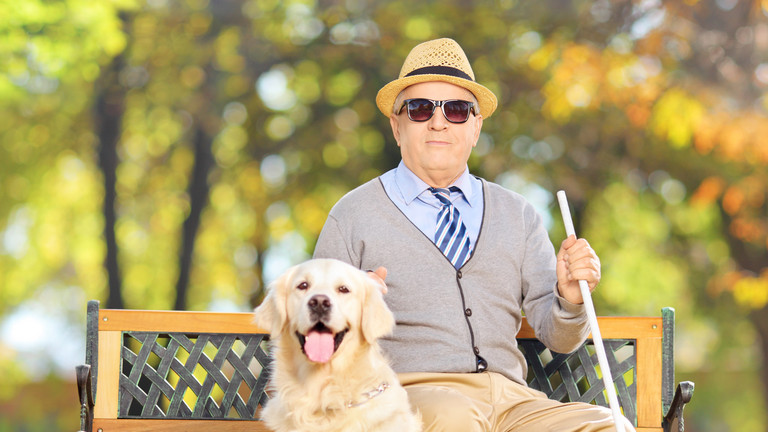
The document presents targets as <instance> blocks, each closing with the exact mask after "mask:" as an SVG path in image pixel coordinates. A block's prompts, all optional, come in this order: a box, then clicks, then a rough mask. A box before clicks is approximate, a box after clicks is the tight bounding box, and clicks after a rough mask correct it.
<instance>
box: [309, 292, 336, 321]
mask: <svg viewBox="0 0 768 432" xmlns="http://www.w3.org/2000/svg"><path fill="white" fill-rule="evenodd" d="M307 306H309V310H310V311H312V312H314V313H316V314H318V315H320V316H323V315H325V314H326V313H328V311H329V310H331V299H330V298H328V296H326V295H322V294H318V295H315V296H312V298H310V299H309V302H307Z"/></svg>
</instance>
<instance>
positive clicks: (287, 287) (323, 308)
mask: <svg viewBox="0 0 768 432" xmlns="http://www.w3.org/2000/svg"><path fill="white" fill-rule="evenodd" d="M384 292H386V287H385V286H383V285H382V284H380V283H379V282H377V281H375V280H374V279H373V278H372V277H370V276H368V275H367V274H366V273H365V272H364V271H362V270H359V269H357V268H355V267H353V266H351V265H349V264H346V263H344V262H341V261H338V260H332V259H315V260H310V261H307V262H305V263H302V264H299V265H297V266H294V267H292V268H290V269H289V270H288V271H287V272H285V273H284V274H283V275H282V276H281V277H279V278H278V279H277V280H276V281H275V282H273V283H272V284H271V285H270V286H269V288H268V293H267V296H266V297H265V298H264V301H263V302H262V303H261V305H259V306H258V307H257V308H256V310H255V311H254V322H255V323H256V325H258V326H259V327H261V328H263V329H266V330H268V331H269V332H270V335H271V342H272V352H273V362H272V377H271V380H270V389H271V392H272V396H273V397H272V399H270V401H269V402H268V403H267V404H266V407H265V408H264V410H263V411H262V413H261V416H262V419H263V420H264V422H265V423H266V424H267V426H268V427H270V428H271V429H274V430H275V431H277V432H283V431H286V432H287V431H313V432H315V431H317V432H323V431H328V432H340V431H350V432H351V431H369V432H378V431H392V432H411V431H420V430H421V420H420V418H419V416H418V415H417V414H414V413H413V412H412V411H411V408H410V405H409V403H408V395H407V393H406V392H405V389H403V388H402V387H401V386H400V383H399V382H398V380H397V375H396V374H395V373H394V371H393V370H392V369H391V368H390V366H389V364H388V363H387V361H386V359H385V358H384V357H383V355H382V354H381V352H380V349H379V346H378V343H377V340H378V339H379V338H381V337H382V336H385V335H387V334H389V333H390V332H391V331H392V329H393V328H394V325H395V320H394V317H393V315H392V312H391V311H390V310H389V308H387V305H386V303H385V302H384V299H383V293H384Z"/></svg>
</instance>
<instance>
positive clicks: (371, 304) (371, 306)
mask: <svg viewBox="0 0 768 432" xmlns="http://www.w3.org/2000/svg"><path fill="white" fill-rule="evenodd" d="M363 279H365V284H366V287H365V301H363V314H362V323H361V327H362V329H363V337H364V338H365V340H366V342H368V343H370V344H372V343H374V342H375V341H376V340H377V339H379V338H380V337H382V336H386V335H388V334H390V333H391V332H392V329H393V328H394V327H395V317H394V315H392V311H390V310H389V308H388V307H387V303H386V302H385V301H384V295H383V292H385V291H386V287H382V286H381V283H379V282H377V281H374V280H373V279H371V278H370V277H369V276H364V278H363Z"/></svg>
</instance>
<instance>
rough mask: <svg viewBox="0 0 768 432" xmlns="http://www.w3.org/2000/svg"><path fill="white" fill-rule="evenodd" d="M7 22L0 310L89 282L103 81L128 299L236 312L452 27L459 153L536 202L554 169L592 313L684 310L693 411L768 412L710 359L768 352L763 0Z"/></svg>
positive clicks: (35, 12) (96, 258)
mask: <svg viewBox="0 0 768 432" xmlns="http://www.w3.org/2000/svg"><path fill="white" fill-rule="evenodd" d="M0 16H2V17H3V20H1V22H0V55H2V57H3V58H4V59H5V61H4V62H3V63H2V65H0V72H1V73H0V198H1V199H0V292H1V293H2V295H1V296H0V314H7V313H9V312H10V311H13V310H15V309H17V308H18V307H19V306H20V305H22V304H23V303H25V302H30V301H36V300H38V299H39V296H45V295H47V294H46V293H50V292H51V291H50V290H59V291H62V292H65V290H67V289H71V288H70V287H77V288H78V289H80V290H82V291H83V292H84V293H85V297H87V298H100V299H104V298H106V296H107V288H106V287H107V280H108V275H107V271H106V270H105V267H104V259H105V255H106V246H105V242H104V230H105V228H108V227H105V222H104V220H105V219H104V216H103V208H102V206H103V202H104V197H105V195H106V192H108V191H107V190H105V183H104V179H105V174H106V173H104V172H102V171H101V169H100V167H99V157H100V156H99V150H100V146H101V145H104V144H105V143H104V142H101V137H102V135H101V132H102V131H103V128H104V124H103V119H102V115H104V114H105V112H101V111H99V110H98V109H97V107H98V106H100V105H98V101H100V100H102V99H103V98H106V99H109V100H107V101H106V102H109V103H113V105H110V106H120V107H121V111H119V112H116V113H111V114H115V117H116V118H118V119H119V122H120V124H119V126H118V130H117V136H118V139H117V151H118V156H119V161H118V166H117V169H116V172H115V174H116V186H115V189H116V190H115V192H116V206H115V207H116V208H115V210H116V214H117V221H116V223H115V226H114V230H115V234H116V241H117V246H118V263H119V268H120V275H119V277H120V279H121V281H122V287H123V288H122V290H123V293H122V294H123V297H124V299H125V303H126V306H127V307H132V308H169V307H172V305H173V303H174V297H175V296H176V295H177V291H176V283H177V280H179V278H180V276H181V275H182V274H183V273H184V272H189V276H190V278H189V282H188V285H187V286H188V288H189V295H188V297H187V300H186V307H188V308H190V309H209V308H236V309H246V308H248V307H250V306H252V305H253V303H254V302H256V301H258V299H259V297H260V295H261V293H262V291H263V288H264V285H265V283H267V282H269V280H270V279H271V278H272V277H274V276H275V275H276V272H278V271H280V270H281V269H282V268H284V267H285V266H287V265H289V264H291V263H293V262H296V261H299V260H302V259H305V258H306V257H308V256H309V254H310V253H311V250H312V248H313V246H314V242H315V239H316V237H317V234H318V233H319V231H320V229H321V228H322V225H323V223H324V221H325V217H326V215H327V212H328V210H329V209H330V208H331V206H332V205H333V204H334V203H335V202H336V200H338V198H339V197H341V196H342V195H343V194H344V193H346V192H347V191H348V190H350V189H351V188H353V187H355V186H356V185H358V184H360V183H362V182H364V181H366V180H368V179H371V178H373V177H375V176H377V175H379V174H380V173H382V172H384V171H385V170H388V169H390V168H391V167H393V166H395V165H396V164H397V162H398V160H399V153H398V150H397V147H396V146H395V145H394V143H393V140H392V138H391V132H390V130H389V124H388V122H387V119H386V118H384V117H383V116H382V115H381V114H380V113H379V112H378V109H377V108H376V106H375V104H374V98H375V95H376V92H377V91H378V89H379V88H380V87H381V86H382V85H383V84H385V83H386V82H388V81H389V80H391V79H394V78H395V77H396V76H397V74H398V72H399V69H400V66H401V63H402V59H403V58H404V57H405V56H406V55H407V53H408V51H409V50H410V49H411V48H412V47H413V46H414V45H415V44H416V43H418V42H421V41H423V40H425V39H429V38H434V37H443V36H447V37H453V38H455V39H457V40H458V41H459V42H460V43H461V44H462V46H463V47H464V48H465V50H466V52H467V54H468V56H469V58H470V60H471V62H472V64H473V66H474V68H475V74H476V76H477V79H478V81H479V82H481V83H482V84H484V85H486V86H488V87H489V88H491V89H492V90H493V91H494V92H495V93H496V94H497V96H498V97H499V100H500V107H499V109H498V110H497V112H496V113H495V114H494V115H493V117H491V118H489V119H487V121H485V123H484V131H483V134H482V136H481V139H480V142H479V143H478V146H477V148H476V150H475V152H474V154H473V156H472V157H471V159H470V162H469V164H470V168H471V170H472V171H473V172H474V173H476V174H478V175H481V176H483V177H485V178H488V179H489V180H493V181H498V182H500V183H502V184H504V185H507V186H513V187H515V188H518V187H519V190H521V191H525V192H526V193H530V194H531V196H532V199H533V198H535V199H536V200H538V201H540V202H542V203H546V202H547V200H549V202H551V200H552V196H551V194H552V193H554V191H555V190H557V189H566V191H567V192H568V195H569V198H570V200H571V204H572V208H573V209H574V210H575V212H576V221H577V224H578V226H577V231H578V232H579V234H581V235H583V236H585V237H587V238H588V239H589V240H590V242H591V244H592V246H593V247H594V248H595V249H596V250H597V251H598V254H599V255H600V257H601V260H602V266H603V282H602V284H601V287H600V289H599V290H598V291H597V292H596V303H597V305H598V308H599V312H600V313H601V314H643V315H645V314H653V315H656V314H658V313H659V309H660V308H661V307H663V306H674V307H676V308H677V309H678V322H679V325H678V333H679V334H678V341H682V342H679V343H680V349H679V352H678V359H679V367H678V371H679V372H680V374H685V375H686V376H690V377H691V378H693V379H694V380H696V381H697V393H696V397H695V398H694V403H693V405H692V406H691V407H690V408H689V409H688V411H687V413H689V416H691V417H692V418H694V419H706V420H701V421H700V422H696V420H693V424H696V425H697V427H698V428H697V430H723V429H727V428H731V429H733V430H761V428H762V429H764V423H765V419H764V418H761V417H754V416H749V415H748V414H747V412H748V411H750V410H751V411H755V410H759V408H756V407H758V406H760V405H758V402H754V401H761V400H762V399H761V396H760V395H759V388H758V386H756V385H755V386H753V387H749V388H748V389H746V390H740V388H739V387H737V386H733V387H728V389H729V390H728V392H729V395H732V396H728V398H729V399H730V400H733V405H732V406H730V407H729V411H728V412H729V413H730V414H725V413H722V410H721V411H714V410H711V409H709V407H710V406H711V405H710V403H712V404H714V403H715V402H716V401H717V400H721V399H720V398H722V397H723V396H724V394H723V392H717V390H716V388H717V387H718V386H719V384H717V383H719V382H721V381H719V380H718V379H716V378H713V376H714V375H712V373H711V371H719V370H728V371H729V373H732V374H733V375H734V376H738V377H742V378H740V379H743V380H745V381H750V380H751V381H752V382H756V380H755V377H756V376H757V375H756V370H757V369H758V368H760V367H764V366H763V365H762V364H761V363H759V362H757V361H753V362H734V361H733V358H734V357H735V356H736V354H734V353H739V352H751V353H753V354H754V357H756V358H759V357H760V356H761V355H764V353H762V354H761V353H760V352H757V350H756V349H755V348H753V347H754V346H755V339H757V338H758V336H757V335H758V334H760V333H759V331H756V329H757V330H759V327H756V326H759V325H760V323H761V322H764V316H765V315H768V311H766V308H765V305H766V303H768V294H766V293H768V288H767V287H768V282H766V281H767V280H768V270H766V263H767V262H768V258H766V257H768V252H767V250H768V241H767V240H766V239H767V238H768V226H767V225H766V224H765V214H766V207H767V205H768V204H766V199H765V198H766V195H767V194H768V186H766V185H768V178H766V176H767V175H768V174H766V173H767V172H768V170H765V166H766V164H768V150H766V146H765V145H764V143H763V142H762V137H764V136H765V135H766V134H768V120H766V110H767V109H768V107H767V106H766V102H765V101H766V97H765V91H766V88H768V72H766V66H765V65H766V64H767V63H768V58H767V57H766V54H765V52H766V51H765V49H763V48H764V45H761V44H764V42H762V41H763V39H764V32H765V25H766V24H765V22H766V6H765V5H764V2H763V3H760V2H733V4H731V3H729V2H715V3H706V2H696V1H689V2H608V1H596V2H587V1H576V2H559V1H555V0H547V1H540V2H522V1H517V0H498V1H491V0H484V1H475V2H468V1H464V0H448V1H442V2H434V1H422V2H413V1H411V2H405V1H400V0H398V1H387V2H383V1H366V2H363V1H360V2H353V1H345V2H342V1H323V2H318V1H313V0H290V1H277V0H242V1H207V0H152V1H147V2H138V1H133V0H113V1H99V2H90V1H86V0H62V1H58V2H51V1H42V0H25V1H5V2H2V3H0ZM724 17H727V19H724ZM761 35H762V36H761ZM117 102H120V103H117ZM200 149H203V152H202V153H201V152H200ZM205 154H208V155H209V157H210V159H211V161H212V162H211V166H210V169H209V170H208V171H207V173H206V174H205V179H204V180H205V184H207V186H208V187H209V189H208V190H207V191H206V192H205V197H204V198H203V200H204V203H203V204H204V206H203V207H202V208H203V210H202V211H201V212H200V213H199V216H200V218H201V219H200V220H201V222H200V226H199V229H198V230H197V232H196V233H193V235H192V237H193V238H194V240H195V243H194V252H193V258H192V262H191V264H190V265H189V267H188V268H187V267H185V266H183V265H181V264H180V258H179V250H180V248H181V246H182V243H183V241H182V238H183V233H184V225H185V223H186V221H188V220H189V219H190V218H191V217H193V216H195V215H196V212H197V211H198V210H196V207H195V204H196V201H195V200H196V199H197V198H194V197H193V194H194V192H196V191H195V190H193V189H194V188H191V185H193V184H194V182H193V180H194V175H195V174H194V173H195V171H194V170H195V169H196V167H197V166H198V165H197V163H199V162H200V161H201V158H203V156H201V155H205ZM547 191H549V192H547ZM551 210H553V211H552V214H551V215H550V216H551V217H552V220H557V219H558V218H559V216H558V214H557V211H556V209H554V207H552V208H551ZM558 229H559V225H558V224H557V223H555V227H554V228H553V230H552V232H553V239H555V242H558V241H559V240H558V236H561V235H562V234H559V233H558ZM749 311H751V312H750V315H747V312H749ZM729 325H737V326H739V328H741V329H745V331H741V332H739V337H736V338H733V337H732V331H731V330H729V328H730V327H728V326H729ZM747 330H749V331H747ZM764 333H768V332H764ZM691 341H694V342H691ZM699 341H700V342H701V343H699ZM764 342H766V341H764ZM0 343H2V341H0ZM764 345H765V346H768V343H764ZM751 347H752V348H751ZM750 350H751V351H750ZM1 351H3V352H9V353H12V350H6V349H5V348H4V349H3V350H1ZM16 355H17V354H15V353H12V354H9V355H7V356H2V357H0V369H2V371H13V370H15V369H13V368H19V366H18V365H19V364H20V360H19V359H20V358H21V357H20V356H21V354H19V357H16ZM704 358H706V359H711V360H710V361H709V362H703V361H702V359H704ZM705 363H708V364H705ZM733 365H736V366H733ZM729 367H730V368H731V369H728V368H729ZM707 368H709V369H707ZM703 369H707V371H706V374H709V375H696V374H697V371H700V370H703ZM22 370H23V368H22ZM0 375H4V376H5V375H7V374H2V373H0ZM14 376H19V375H17V374H14ZM699 377H701V383H710V382H711V383H712V385H711V386H709V385H706V384H705V385H704V386H702V385H701V384H700V383H699V382H698V381H699ZM24 379H25V380H26V378H24ZM18 384H20V383H18ZM15 385H16V384H14V386H15ZM14 386H11V385H10V384H8V383H7V382H6V386H5V387H3V388H2V389H0V393H2V394H10V393H11V392H12V391H13V388H14ZM708 387H711V388H708ZM713 389H715V390H713ZM724 391H725V390H724ZM708 392H711V393H709V394H708ZM714 394H717V396H712V395H714ZM746 400H749V401H752V402H750V403H752V404H753V406H747V405H746V404H745V403H742V402H743V401H746ZM710 401H715V402H710ZM751 411H750V412H751ZM714 412H718V413H722V414H718V415H719V416H720V417H719V418H718V419H713V417H712V416H714V414H713V413H714ZM746 417H749V418H751V419H752V422H753V423H751V424H750V426H749V429H744V428H743V426H744V425H743V424H741V425H739V423H738V419H739V418H746ZM709 423H711V424H713V425H716V426H712V427H710V426H707V424H709ZM736 425H739V426H736ZM3 427H5V426H4V425H0V428H3ZM69 429H71V427H69Z"/></svg>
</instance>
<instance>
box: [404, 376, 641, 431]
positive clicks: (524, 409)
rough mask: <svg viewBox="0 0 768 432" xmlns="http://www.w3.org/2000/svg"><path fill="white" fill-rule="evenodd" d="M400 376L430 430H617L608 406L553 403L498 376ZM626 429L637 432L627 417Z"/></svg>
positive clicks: (539, 394) (427, 428)
mask: <svg viewBox="0 0 768 432" xmlns="http://www.w3.org/2000/svg"><path fill="white" fill-rule="evenodd" d="M398 377H399V379H400V383H401V384H402V385H403V387H405V390H406V391H407V392H408V398H409V400H410V403H411V405H412V406H413V407H414V408H416V409H418V410H419V412H420V413H421V416H422V420H423V422H424V431H425V432H433V431H434V432H454V431H455V432H512V431H515V432H546V431H556V432H576V431H579V432H587V431H606V432H607V431H615V427H614V423H613V417H612V416H611V410H610V409H608V408H605V407H600V406H596V405H590V404H587V403H580V402H576V403H562V402H558V401H553V400H551V399H548V398H547V396H546V395H545V394H544V393H542V392H540V391H538V390H533V389H530V388H528V387H526V386H523V385H520V384H518V383H516V382H514V381H512V380H510V379H508V378H506V377H505V376H503V375H501V374H498V373H494V372H483V373H456V374H454V373H403V374H398ZM624 429H625V431H627V432H632V431H634V430H635V429H634V427H633V426H632V424H631V423H630V422H629V421H628V420H626V419H625V426H624Z"/></svg>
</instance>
